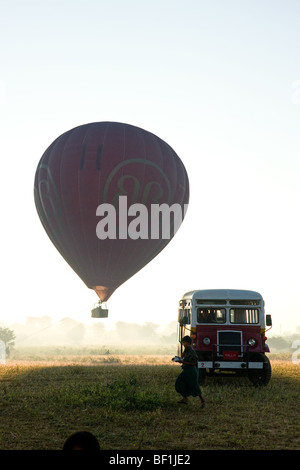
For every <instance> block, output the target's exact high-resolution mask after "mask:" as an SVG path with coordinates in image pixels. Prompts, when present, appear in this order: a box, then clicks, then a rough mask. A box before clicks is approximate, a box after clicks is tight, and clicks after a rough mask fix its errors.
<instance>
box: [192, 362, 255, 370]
mask: <svg viewBox="0 0 300 470" xmlns="http://www.w3.org/2000/svg"><path fill="white" fill-rule="evenodd" d="M198 368H199V369H231V370H232V369H263V362H246V361H242V362H240V361H198Z"/></svg>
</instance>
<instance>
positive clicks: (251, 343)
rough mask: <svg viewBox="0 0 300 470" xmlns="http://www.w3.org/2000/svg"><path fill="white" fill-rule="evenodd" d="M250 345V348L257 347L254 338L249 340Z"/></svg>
mask: <svg viewBox="0 0 300 470" xmlns="http://www.w3.org/2000/svg"><path fill="white" fill-rule="evenodd" d="M248 344H249V346H252V347H253V346H255V345H256V341H255V339H254V338H250V339H249V340H248Z"/></svg>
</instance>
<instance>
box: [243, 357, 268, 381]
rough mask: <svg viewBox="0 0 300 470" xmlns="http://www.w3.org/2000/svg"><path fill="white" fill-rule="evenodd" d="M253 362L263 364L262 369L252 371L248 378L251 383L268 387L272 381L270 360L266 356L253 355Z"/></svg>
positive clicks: (249, 372)
mask: <svg viewBox="0 0 300 470" xmlns="http://www.w3.org/2000/svg"><path fill="white" fill-rule="evenodd" d="M251 361H253V362H263V367H262V369H250V370H249V371H248V377H249V380H250V382H251V383H252V384H253V385H255V386H256V387H257V386H262V385H267V384H268V383H269V381H270V379H271V364H270V361H269V358H268V357H267V356H266V355H265V354H259V353H257V354H253V356H252V357H251Z"/></svg>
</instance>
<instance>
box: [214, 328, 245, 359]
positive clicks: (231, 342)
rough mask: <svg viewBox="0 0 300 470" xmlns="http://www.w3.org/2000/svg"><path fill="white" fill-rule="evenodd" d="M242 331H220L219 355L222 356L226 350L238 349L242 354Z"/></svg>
mask: <svg viewBox="0 0 300 470" xmlns="http://www.w3.org/2000/svg"><path fill="white" fill-rule="evenodd" d="M242 344H243V343H242V332H241V331H218V349H217V351H218V355H219V356H222V354H223V352H224V351H237V352H238V354H239V355H241V354H242Z"/></svg>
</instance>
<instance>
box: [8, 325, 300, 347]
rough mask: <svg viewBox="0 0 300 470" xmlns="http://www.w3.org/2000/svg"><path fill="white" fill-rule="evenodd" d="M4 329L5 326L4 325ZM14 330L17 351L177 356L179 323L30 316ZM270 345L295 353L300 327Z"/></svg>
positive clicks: (270, 339)
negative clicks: (116, 350)
mask: <svg viewBox="0 0 300 470" xmlns="http://www.w3.org/2000/svg"><path fill="white" fill-rule="evenodd" d="M0 326H1V325H0ZM9 328H10V329H12V330H13V331H14V334H15V336H16V338H15V349H19V348H23V347H28V346H37V347H38V346H40V347H42V346H68V347H73V348H82V347H86V346H91V345H93V346H95V347H99V348H101V349H105V348H107V351H109V347H112V346H114V347H120V348H122V347H125V346H126V348H128V347H138V346H143V347H144V348H145V347H148V348H149V347H151V352H152V353H155V352H158V353H160V354H161V353H162V352H163V351H164V350H165V351H167V353H171V354H172V352H174V353H176V348H177V321H174V322H171V323H169V324H167V325H164V326H161V325H158V324H155V323H151V322H148V323H144V324H136V323H127V322H124V321H118V322H116V323H115V324H114V327H113V328H107V326H106V324H105V322H95V323H91V324H84V323H83V322H78V321H76V320H74V319H72V318H69V317H65V318H62V319H61V320H60V321H59V322H57V321H54V320H53V319H52V318H51V317H50V316H43V317H33V316H32V317H27V318H26V320H25V323H24V324H20V323H15V324H12V325H11V326H10V327H9ZM266 335H267V337H268V340H267V344H268V345H269V348H270V350H271V353H272V352H277V351H285V352H290V351H292V348H293V347H294V346H293V345H294V344H295V342H298V341H299V342H300V326H298V327H297V328H296V329H295V331H293V332H289V333H285V334H282V335H276V334H274V335H272V330H270V331H268V332H267V333H266Z"/></svg>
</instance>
